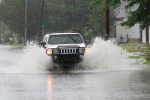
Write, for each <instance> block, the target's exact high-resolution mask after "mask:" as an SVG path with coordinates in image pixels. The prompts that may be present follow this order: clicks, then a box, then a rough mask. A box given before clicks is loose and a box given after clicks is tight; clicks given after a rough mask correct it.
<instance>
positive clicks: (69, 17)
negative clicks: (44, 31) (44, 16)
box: [47, 0, 92, 34]
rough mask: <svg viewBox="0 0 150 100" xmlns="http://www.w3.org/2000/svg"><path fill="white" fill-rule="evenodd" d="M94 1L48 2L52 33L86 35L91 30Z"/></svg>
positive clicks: (65, 0)
mask: <svg viewBox="0 0 150 100" xmlns="http://www.w3.org/2000/svg"><path fill="white" fill-rule="evenodd" d="M91 1H92V0H47V6H48V7H49V8H48V9H47V10H49V13H50V16H49V20H47V21H48V23H49V27H50V31H58V30H59V31H68V30H71V31H75V32H79V33H81V34H84V33H85V32H86V31H88V30H89V29H90V15H91V13H90V11H89V10H88V6H89V4H90V2H91Z"/></svg>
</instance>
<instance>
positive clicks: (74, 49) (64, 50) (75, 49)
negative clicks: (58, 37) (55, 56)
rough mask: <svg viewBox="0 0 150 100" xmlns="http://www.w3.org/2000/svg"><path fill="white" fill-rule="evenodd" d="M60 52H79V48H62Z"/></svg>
mask: <svg viewBox="0 0 150 100" xmlns="http://www.w3.org/2000/svg"><path fill="white" fill-rule="evenodd" d="M59 51H60V52H59V53H60V54H77V53H78V52H77V48H67V49H66V48H60V50H59Z"/></svg>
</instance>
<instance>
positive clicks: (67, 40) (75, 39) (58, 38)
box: [49, 34, 82, 44]
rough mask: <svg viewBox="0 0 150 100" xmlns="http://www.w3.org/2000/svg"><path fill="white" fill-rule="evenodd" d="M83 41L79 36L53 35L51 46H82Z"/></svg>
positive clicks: (50, 41)
mask: <svg viewBox="0 0 150 100" xmlns="http://www.w3.org/2000/svg"><path fill="white" fill-rule="evenodd" d="M81 43H82V40H81V37H80V35H79V34H69V35H52V36H50V40H49V44H81Z"/></svg>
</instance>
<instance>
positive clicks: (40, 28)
mask: <svg viewBox="0 0 150 100" xmlns="http://www.w3.org/2000/svg"><path fill="white" fill-rule="evenodd" d="M43 8H44V0H42V6H41V16H40V23H39V34H38V35H39V38H38V43H39V44H40V42H41V30H42V22H43Z"/></svg>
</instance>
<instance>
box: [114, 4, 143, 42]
mask: <svg viewBox="0 0 150 100" xmlns="http://www.w3.org/2000/svg"><path fill="white" fill-rule="evenodd" d="M126 5H127V2H122V4H121V6H120V7H118V8H117V9H116V12H118V14H117V16H116V29H115V32H116V38H115V40H116V41H117V42H120V43H125V42H127V43H140V42H141V41H143V39H145V38H144V37H143V36H142V33H141V32H140V25H139V24H138V23H137V24H135V25H134V26H133V27H131V28H128V27H122V26H121V25H120V23H121V22H122V21H123V20H127V16H128V15H127V14H126V11H129V10H132V11H135V10H136V9H137V8H138V5H134V6H133V7H132V8H131V9H125V6H126ZM143 34H144V33H143Z"/></svg>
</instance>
